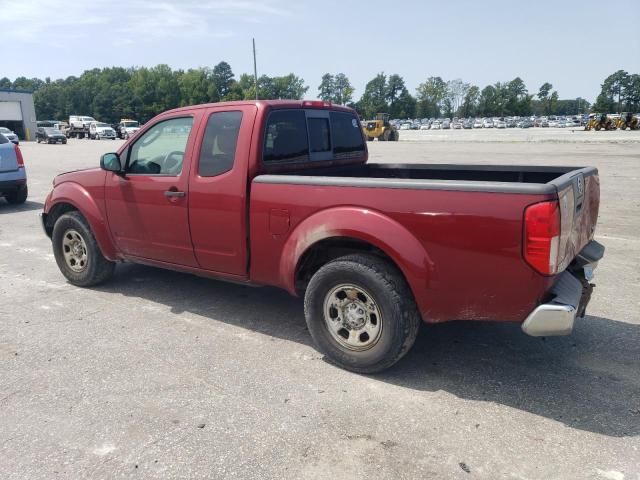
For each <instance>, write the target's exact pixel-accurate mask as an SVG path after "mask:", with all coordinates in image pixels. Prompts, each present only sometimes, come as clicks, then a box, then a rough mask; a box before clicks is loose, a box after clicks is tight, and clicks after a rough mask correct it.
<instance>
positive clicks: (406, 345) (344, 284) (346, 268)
mask: <svg viewBox="0 0 640 480" xmlns="http://www.w3.org/2000/svg"><path fill="white" fill-rule="evenodd" d="M304 306H305V316H306V320H307V326H308V328H309V332H310V333H311V336H312V337H313V339H314V340H315V342H316V344H317V345H318V348H319V349H320V351H321V352H322V353H324V354H325V355H326V356H327V358H328V359H329V360H331V361H332V362H333V363H335V364H337V365H338V366H340V367H342V368H345V369H347V370H351V371H353V372H357V373H374V372H379V371H381V370H384V369H386V368H389V367H390V366H391V365H393V364H394V363H396V362H397V361H398V360H400V358H402V357H403V356H404V354H405V353H407V352H408V351H409V349H410V348H411V346H412V345H413V343H414V341H415V339H416V335H417V333H418V328H419V326H420V316H419V314H418V311H417V309H416V306H415V303H414V301H413V295H412V293H411V291H410V289H409V287H408V286H407V284H406V282H405V280H404V278H403V277H402V275H401V274H400V272H399V271H398V270H397V268H396V267H395V266H394V265H392V264H390V263H388V262H387V261H385V260H382V259H380V258H378V257H375V256H373V255H364V254H355V255H349V256H345V257H341V258H338V259H337V260H334V261H332V262H330V263H328V264H326V265H325V266H323V267H322V268H321V269H320V270H318V272H316V274H315V275H314V276H313V278H312V279H311V281H310V282H309V286H308V287H307V291H306V294H305V301H304Z"/></svg>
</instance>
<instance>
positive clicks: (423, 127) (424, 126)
mask: <svg viewBox="0 0 640 480" xmlns="http://www.w3.org/2000/svg"><path fill="white" fill-rule="evenodd" d="M429 128H431V127H429V124H428V123H424V124H422V125H420V130H429Z"/></svg>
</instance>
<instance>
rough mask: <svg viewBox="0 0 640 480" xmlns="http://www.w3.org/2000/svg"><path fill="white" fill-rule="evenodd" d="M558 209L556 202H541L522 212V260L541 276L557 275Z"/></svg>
mask: <svg viewBox="0 0 640 480" xmlns="http://www.w3.org/2000/svg"><path fill="white" fill-rule="evenodd" d="M559 244H560V207H559V206H558V202H557V201H551V202H541V203H536V204H534V205H531V206H530V207H527V209H526V210H525V212H524V258H525V260H526V261H527V263H528V264H529V265H531V266H532V267H533V268H534V269H536V270H537V271H538V272H540V273H542V274H543V275H554V274H555V273H558V247H559Z"/></svg>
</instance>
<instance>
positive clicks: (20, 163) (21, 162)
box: [13, 145, 24, 167]
mask: <svg viewBox="0 0 640 480" xmlns="http://www.w3.org/2000/svg"><path fill="white" fill-rule="evenodd" d="M13 147H14V148H15V150H16V159H17V160H18V167H24V158H22V152H21V151H20V147H19V146H18V145H14V146H13Z"/></svg>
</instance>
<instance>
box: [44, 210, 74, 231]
mask: <svg viewBox="0 0 640 480" xmlns="http://www.w3.org/2000/svg"><path fill="white" fill-rule="evenodd" d="M74 210H75V211H77V210H78V209H77V208H76V207H74V206H73V205H71V204H70V203H57V204H56V205H54V206H53V207H52V208H51V210H49V213H48V214H47V220H46V221H45V224H44V228H45V230H46V231H47V235H49V237H51V234H52V233H53V226H54V225H55V224H56V222H57V221H58V218H60V217H61V216H62V215H64V214H65V213H67V212H72V211H74Z"/></svg>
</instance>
